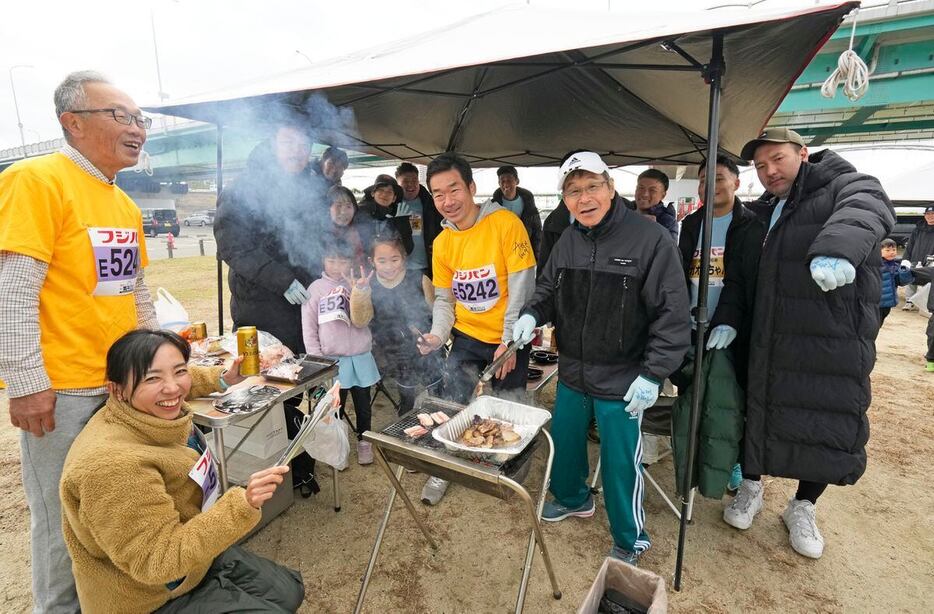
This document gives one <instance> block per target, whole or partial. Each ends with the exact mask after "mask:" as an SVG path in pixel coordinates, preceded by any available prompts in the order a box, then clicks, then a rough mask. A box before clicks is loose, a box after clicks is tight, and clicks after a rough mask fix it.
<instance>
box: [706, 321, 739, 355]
mask: <svg viewBox="0 0 934 614" xmlns="http://www.w3.org/2000/svg"><path fill="white" fill-rule="evenodd" d="M734 339H736V329H735V328H733V327H732V326H730V325H729V324H721V325H719V326H715V327H714V328H713V330H711V331H710V336H709V337H707V349H708V350H722V349H724V348H726V347H728V346H729V345H730V344H731V343H733V340H734Z"/></svg>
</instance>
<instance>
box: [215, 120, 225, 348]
mask: <svg viewBox="0 0 934 614" xmlns="http://www.w3.org/2000/svg"><path fill="white" fill-rule="evenodd" d="M216 181H217V188H216V191H217V200H216V201H215V203H214V208H215V209H216V208H217V207H218V205H220V200H221V186H223V185H224V127H223V126H222V125H221V123H220V122H218V123H217V179H216ZM215 254H216V257H217V334H218V335H223V334H224V261H223V260H221V253H220V250H219V249H215Z"/></svg>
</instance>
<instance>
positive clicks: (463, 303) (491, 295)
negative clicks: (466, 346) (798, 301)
mask: <svg viewBox="0 0 934 614" xmlns="http://www.w3.org/2000/svg"><path fill="white" fill-rule="evenodd" d="M433 250H434V254H433V255H432V270H433V273H434V276H433V280H432V281H433V282H434V285H435V286H437V287H438V288H450V289H451V291H452V292H453V293H454V301H455V305H454V328H456V329H457V330H459V331H460V332H462V333H464V334H465V335H468V336H470V337H473V338H474V339H477V340H478V341H482V342H484V343H501V342H502V337H503V319H504V316H505V314H506V305H507V303H508V302H509V274H510V273H518V272H519V271H524V270H525V269H528V268H530V267H533V266H535V254H534V253H532V245H531V243H530V242H529V235H528V233H527V232H526V230H525V226H523V225H522V221H521V220H520V219H519V218H518V217H517V216H516V215H514V214H513V213H511V212H510V211H507V210H505V209H500V210H498V211H494V212H493V213H491V214H489V215H487V216H486V217H484V218H482V219H480V220H478V221H477V223H476V224H474V225H473V227H472V228H470V229H468V230H463V231H454V230H451V229H450V228H445V229H444V230H443V231H441V234H439V235H438V236H437V238H436V239H435V242H434V243H433Z"/></svg>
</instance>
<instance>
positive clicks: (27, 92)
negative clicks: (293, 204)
mask: <svg viewBox="0 0 934 614" xmlns="http://www.w3.org/2000/svg"><path fill="white" fill-rule="evenodd" d="M506 3H509V2H495V1H493V0H468V1H456V2H455V1H436V0H340V1H335V2H321V1H314V2H312V1H309V0H305V1H302V2H299V1H297V0H266V1H263V2H256V1H248V0H138V1H132V2H127V1H126V0H85V1H84V2H65V1H63V0H58V1H52V0H11V1H10V2H5V3H4V6H3V17H2V19H0V58H2V60H0V68H2V69H3V71H4V73H5V74H0V149H4V148H7V147H15V146H18V145H19V144H20V138H19V131H18V129H17V126H16V114H15V111H14V106H13V95H12V91H11V87H10V73H9V69H10V68H11V67H13V66H17V65H29V66H30V67H17V68H14V69H13V72H12V75H13V80H14V83H15V88H16V97H17V100H18V103H19V112H20V117H21V119H22V122H23V129H24V132H25V138H26V142H27V143H30V142H35V141H38V140H44V139H51V138H55V137H58V136H60V129H59V127H58V123H57V120H56V118H55V117H54V112H53V107H52V92H53V90H54V89H55V86H56V85H57V84H58V82H59V81H60V80H61V79H62V77H63V76H64V75H66V74H67V73H69V72H71V71H74V70H81V69H89V68H90V69H96V70H100V71H102V72H104V73H105V74H107V75H108V76H109V77H110V78H111V80H113V81H114V83H115V84H117V85H118V86H119V87H121V88H122V89H124V90H126V91H127V92H128V93H129V94H130V95H131V96H133V98H134V99H135V100H136V101H137V103H139V104H147V103H154V102H157V101H158V94H159V86H158V80H157V74H156V61H155V57H156V56H155V53H154V48H153V24H154V25H155V39H156V42H157V44H158V51H159V53H158V57H159V63H160V67H161V75H162V90H163V91H164V92H165V93H167V94H168V96H169V98H168V100H170V101H171V100H172V99H178V98H182V97H185V96H190V95H193V94H198V93H201V92H205V91H211V90H216V89H218V88H223V87H225V86H229V85H234V84H237V83H241V82H243V81H248V80H250V79H252V78H256V77H259V76H262V75H266V74H269V73H272V72H282V71H286V70H289V69H293V68H300V67H302V66H303V65H306V64H307V63H308V62H309V61H310V62H314V61H316V60H321V59H324V58H328V57H333V56H336V55H341V54H342V53H345V52H347V51H350V50H353V49H357V48H361V47H369V46H372V45H375V44H378V43H383V42H387V41H390V40H393V39H396V38H399V37H402V36H410V35H412V34H415V33H418V32H428V31H438V30H443V28H444V26H445V24H447V23H451V22H453V21H455V20H457V19H460V18H463V16H464V14H465V11H466V12H470V13H480V12H485V11H487V10H489V9H491V8H493V7H495V6H497V5H501V4H506ZM512 3H515V2H512ZM519 3H523V2H519ZM833 3H834V4H835V3H836V2H833ZM531 4H532V6H533V7H543V8H562V9H565V10H567V9H568V6H569V3H568V2H567V0H563V1H562V0H531ZM570 4H571V5H572V7H573V9H574V10H581V11H591V12H592V11H606V10H614V11H617V10H619V11H621V10H624V9H626V8H627V7H628V8H629V9H630V10H631V7H632V3H631V2H630V0H610V1H608V0H574V1H573V2H572V3H570ZM742 4H744V3H743V2H741V1H740V0H662V1H661V2H656V3H654V4H653V5H652V8H653V9H655V10H666V11H683V10H702V9H704V8H707V7H711V6H720V5H734V6H727V7H726V8H720V9H717V10H721V11H740V10H746V9H745V8H742V7H739V6H735V5H742ZM813 4H815V2H813V1H809V0H767V5H766V6H767V7H768V8H778V7H782V6H790V5H799V6H800V5H813ZM68 7H73V8H70V9H69V8H68ZM568 27H574V24H573V23H569V24H568ZM498 36H509V24H508V23H503V24H502V29H501V30H498V31H492V32H490V33H489V39H488V40H480V41H477V44H478V45H480V44H495V41H496V38H497V37H498ZM298 52H300V53H298Z"/></svg>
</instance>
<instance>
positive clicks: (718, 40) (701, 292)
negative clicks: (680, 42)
mask: <svg viewBox="0 0 934 614" xmlns="http://www.w3.org/2000/svg"><path fill="white" fill-rule="evenodd" d="M724 70H725V66H724V63H723V34H722V33H721V32H714V34H713V49H712V50H711V54H710V63H709V64H708V65H707V67H706V70H705V71H704V80H705V81H707V82H708V83H709V84H710V109H709V113H708V118H707V165H706V177H707V182H706V185H705V186H704V188H705V189H704V228H703V234H702V235H701V263H700V271H699V273H700V275H699V277H700V279H699V281H698V288H697V316H696V322H697V332H696V334H697V337H696V340H695V343H694V374H693V381H692V383H691V385H692V386H693V391H694V394H693V396H692V398H691V418H690V422H691V426H690V430H689V431H688V457H687V463H686V468H685V472H684V480H683V483H682V484H681V489H680V490H681V525H680V527H679V529H678V554H677V561H676V563H675V590H676V591H680V590H681V566H682V563H683V562H684V540H685V537H686V534H687V523H688V505H689V501H690V492H691V488H692V486H693V476H694V457H695V456H696V455H697V431H698V429H699V427H700V406H701V394H700V390H701V382H702V380H703V364H704V337H705V334H706V332H707V324H708V319H707V290H708V288H707V284H708V283H709V281H710V243H711V241H712V230H713V229H712V226H713V195H714V189H715V187H716V181H715V179H714V178H715V177H716V176H717V148H718V140H719V136H720V89H721V87H722V79H723V73H724Z"/></svg>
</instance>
